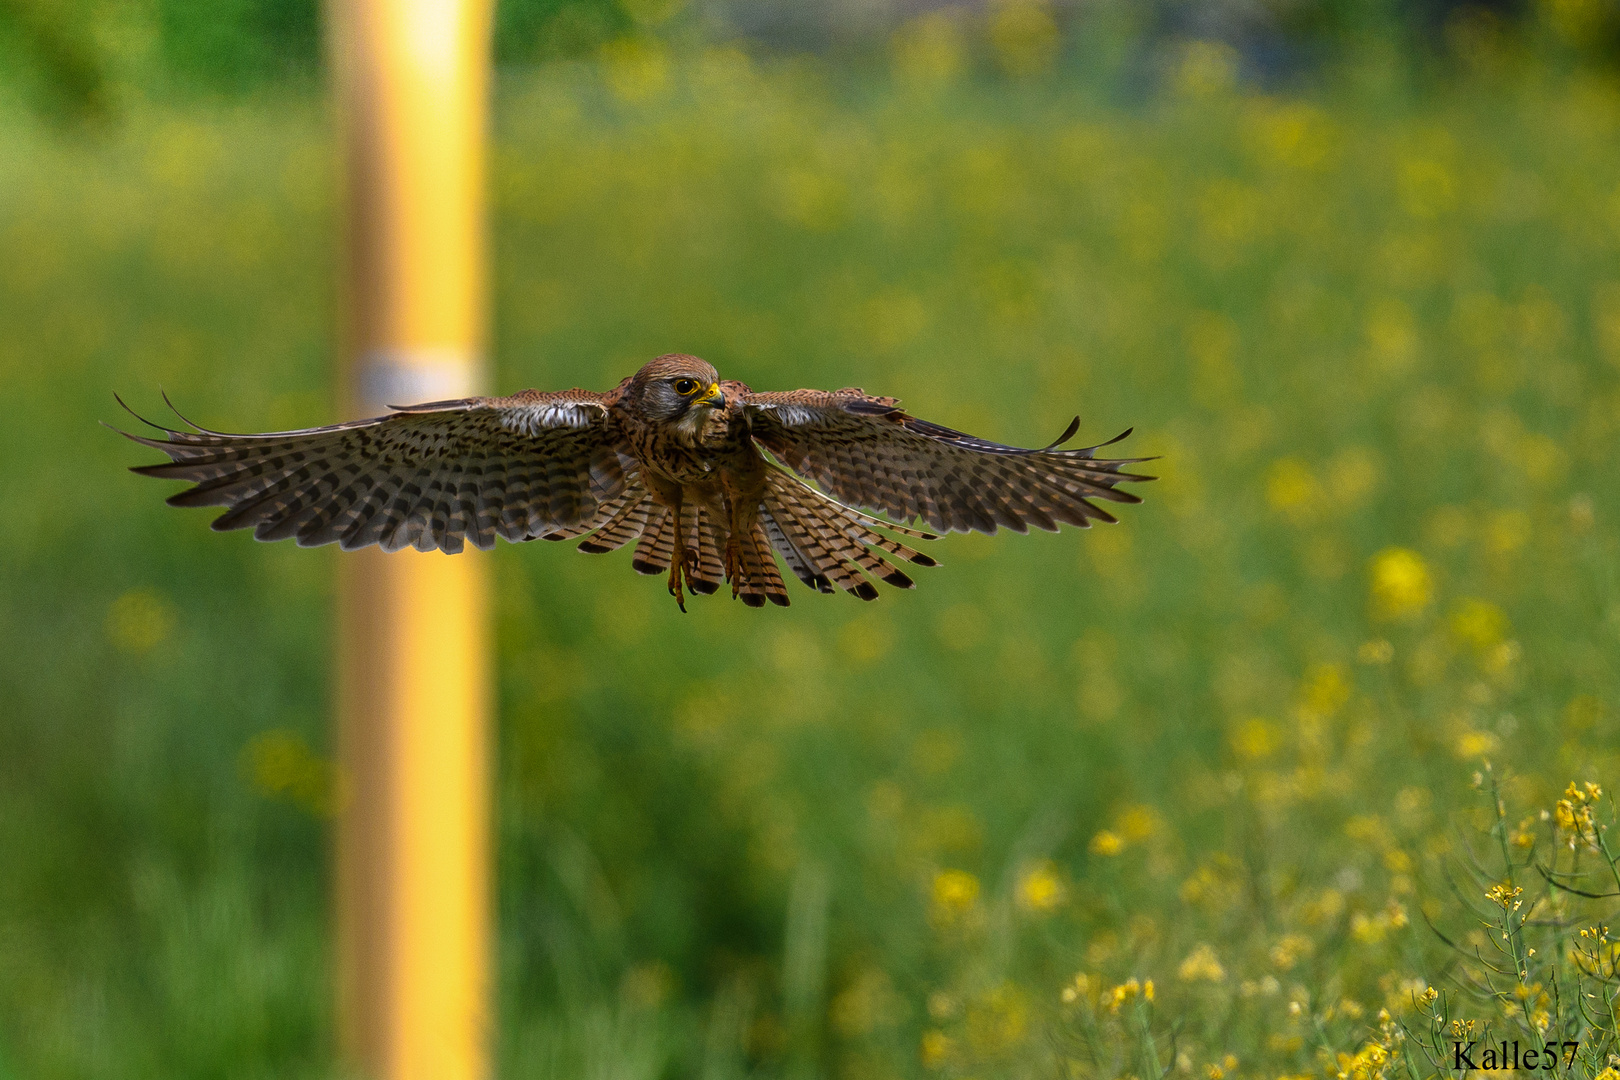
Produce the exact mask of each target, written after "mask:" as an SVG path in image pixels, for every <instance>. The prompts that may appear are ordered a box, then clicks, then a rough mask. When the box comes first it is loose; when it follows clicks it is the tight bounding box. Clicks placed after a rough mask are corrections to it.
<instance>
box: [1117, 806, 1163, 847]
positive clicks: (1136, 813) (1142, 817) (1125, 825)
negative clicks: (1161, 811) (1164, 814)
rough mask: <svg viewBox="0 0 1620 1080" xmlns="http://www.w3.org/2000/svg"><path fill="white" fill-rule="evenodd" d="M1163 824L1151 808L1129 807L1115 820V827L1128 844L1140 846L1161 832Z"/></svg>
mask: <svg viewBox="0 0 1620 1080" xmlns="http://www.w3.org/2000/svg"><path fill="white" fill-rule="evenodd" d="M1160 824H1161V822H1160V819H1159V815H1158V813H1157V812H1156V811H1155V810H1154V809H1153V807H1151V806H1141V805H1138V806H1127V807H1126V808H1125V809H1124V810H1121V811H1120V813H1119V817H1118V818H1117V819H1115V822H1114V827H1115V828H1116V829H1118V830H1119V835H1120V836H1121V837H1122V838H1123V839H1124V840H1125V842H1126V843H1127V844H1139V843H1141V842H1142V841H1143V840H1146V839H1147V838H1148V837H1150V836H1152V835H1153V834H1154V833H1156V832H1158V831H1159V826H1160Z"/></svg>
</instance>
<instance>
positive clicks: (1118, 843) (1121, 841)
mask: <svg viewBox="0 0 1620 1080" xmlns="http://www.w3.org/2000/svg"><path fill="white" fill-rule="evenodd" d="M1124 850H1125V838H1124V837H1122V836H1120V835H1119V834H1118V833H1116V832H1109V831H1108V830H1107V829H1103V830H1102V831H1101V832H1099V833H1098V834H1097V835H1096V836H1093V837H1092V838H1091V853H1092V854H1093V855H1118V854H1119V853H1120V852H1122V851H1124Z"/></svg>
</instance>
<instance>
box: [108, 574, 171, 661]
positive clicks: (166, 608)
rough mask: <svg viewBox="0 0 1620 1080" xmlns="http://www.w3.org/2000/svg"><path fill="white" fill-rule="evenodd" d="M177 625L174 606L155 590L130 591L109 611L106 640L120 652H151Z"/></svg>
mask: <svg viewBox="0 0 1620 1080" xmlns="http://www.w3.org/2000/svg"><path fill="white" fill-rule="evenodd" d="M174 623H175V617H174V607H173V606H172V605H171V604H170V603H169V601H168V600H166V599H165V598H164V596H163V594H162V593H160V592H158V591H157V590H156V589H131V590H130V591H129V592H127V593H125V594H124V595H122V596H120V597H119V598H118V599H116V600H114V601H113V602H112V605H111V606H110V607H109V608H108V609H107V637H108V638H110V639H111V640H112V643H113V645H114V646H115V647H116V648H117V649H118V650H119V651H120V652H126V653H132V654H136V655H139V654H140V653H144V652H149V651H150V650H151V649H152V648H153V647H154V646H156V645H157V644H158V643H159V642H161V641H162V640H163V639H164V638H166V637H168V636H169V634H170V633H172V632H173V630H174Z"/></svg>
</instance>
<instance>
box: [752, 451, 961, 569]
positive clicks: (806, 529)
mask: <svg viewBox="0 0 1620 1080" xmlns="http://www.w3.org/2000/svg"><path fill="white" fill-rule="evenodd" d="M874 525H876V526H879V527H882V528H884V529H889V530H892V531H894V532H898V533H901V534H903V535H906V536H913V537H916V538H918V539H924V540H932V539H934V537H933V536H932V535H931V534H929V533H924V532H919V531H917V530H914V529H908V528H905V527H904V526H899V525H893V524H891V523H889V522H886V521H883V520H881V519H879V518H874V517H872V516H871V515H870V514H863V513H861V512H860V511H859V510H854V509H851V508H850V507H847V506H845V505H843V504H842V503H840V502H838V501H837V500H835V499H831V498H829V497H828V496H826V495H823V494H822V493H821V492H819V491H817V490H815V489H814V488H812V487H810V486H809V485H808V484H805V483H804V482H802V481H800V480H799V479H798V478H797V477H794V476H792V475H791V474H789V473H788V472H786V471H785V470H782V469H778V468H772V469H771V470H770V472H769V473H768V474H767V476H766V482H765V497H764V499H763V500H762V501H761V504H760V526H761V527H760V529H758V530H756V531H758V532H759V533H760V534H761V537H762V538H764V539H766V540H767V541H768V542H769V544H770V545H771V546H773V547H775V549H776V550H777V551H778V552H780V553H781V555H782V558H783V559H784V560H785V561H786V562H787V564H788V567H789V568H790V569H791V570H792V571H793V572H794V575H795V576H797V577H798V579H799V580H800V581H802V582H804V583H805V584H806V585H808V586H810V587H811V588H812V589H815V590H817V591H818V592H832V590H833V586H835V585H836V586H837V587H838V588H841V589H843V590H844V591H845V592H848V593H851V594H853V595H854V596H857V597H859V598H860V599H862V600H875V599H877V588H876V587H875V586H874V585H873V584H872V582H871V581H869V580H868V579H867V577H866V575H867V574H870V575H872V576H873V577H877V578H881V579H882V580H883V581H885V582H887V583H889V584H890V585H894V586H896V587H898V588H902V589H909V588H912V587H913V585H914V583H913V582H912V580H911V578H910V577H909V576H908V575H907V574H906V573H905V572H904V571H902V570H900V569H899V568H898V567H896V566H895V565H894V564H892V563H890V562H889V561H888V560H887V559H885V558H884V557H883V554H880V552H881V553H887V554H889V555H891V556H894V557H896V558H898V559H902V560H904V561H906V562H909V563H911V564H913V565H915V566H937V565H938V563H936V562H935V561H934V559H932V558H930V557H929V556H927V555H924V554H923V553H922V552H920V551H917V550H915V549H913V548H910V547H907V546H906V545H905V544H902V543H900V542H899V541H898V540H895V539H893V538H892V537H889V536H885V535H883V534H882V533H879V532H876V531H875V530H874V529H873V528H872V526H874ZM745 558H746V546H745ZM768 561H769V562H771V564H772V566H771V569H772V570H773V571H774V570H775V566H774V562H775V561H774V560H768ZM745 565H746V564H745Z"/></svg>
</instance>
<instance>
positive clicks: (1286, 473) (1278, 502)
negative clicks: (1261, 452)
mask: <svg viewBox="0 0 1620 1080" xmlns="http://www.w3.org/2000/svg"><path fill="white" fill-rule="evenodd" d="M1321 501H1322V488H1321V485H1320V484H1318V483H1317V480H1316V477H1315V475H1313V474H1312V472H1311V467H1310V466H1309V465H1307V464H1305V462H1303V461H1301V460H1300V459H1299V458H1293V457H1287V458H1280V459H1278V460H1277V461H1274V462H1272V464H1271V470H1270V472H1268V473H1267V474H1266V504H1267V505H1268V506H1270V507H1271V508H1272V509H1273V510H1275V511H1277V512H1278V513H1280V514H1286V515H1287V516H1288V517H1289V518H1291V519H1292V520H1295V521H1303V520H1305V519H1307V518H1309V517H1310V516H1311V515H1312V514H1313V513H1314V512H1315V511H1316V509H1317V507H1318V505H1319V504H1320V503H1321Z"/></svg>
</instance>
